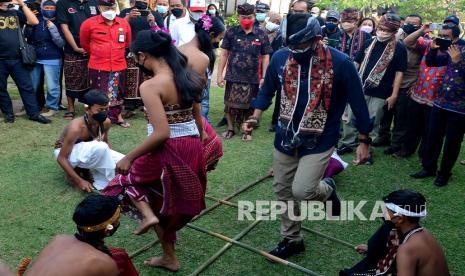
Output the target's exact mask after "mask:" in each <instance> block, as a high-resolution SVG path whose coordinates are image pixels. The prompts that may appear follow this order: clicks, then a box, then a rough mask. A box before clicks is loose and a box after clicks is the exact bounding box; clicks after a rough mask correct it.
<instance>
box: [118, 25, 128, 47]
mask: <svg viewBox="0 0 465 276" xmlns="http://www.w3.org/2000/svg"><path fill="white" fill-rule="evenodd" d="M125 41H126V36H125V35H124V33H123V29H121V28H120V29H119V35H118V42H119V43H124V42H125Z"/></svg>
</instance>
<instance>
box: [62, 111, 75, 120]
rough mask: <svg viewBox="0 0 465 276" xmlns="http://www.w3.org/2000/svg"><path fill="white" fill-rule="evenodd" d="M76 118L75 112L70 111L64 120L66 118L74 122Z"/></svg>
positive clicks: (66, 113)
mask: <svg viewBox="0 0 465 276" xmlns="http://www.w3.org/2000/svg"><path fill="white" fill-rule="evenodd" d="M75 116H76V113H75V112H71V111H68V112H65V115H63V118H65V119H66V120H73V119H74V117H75Z"/></svg>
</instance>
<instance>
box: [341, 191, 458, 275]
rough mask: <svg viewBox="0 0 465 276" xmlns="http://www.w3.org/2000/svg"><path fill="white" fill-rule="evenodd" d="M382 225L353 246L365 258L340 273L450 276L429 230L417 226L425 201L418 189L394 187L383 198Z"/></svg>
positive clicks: (438, 247)
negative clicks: (366, 238)
mask: <svg viewBox="0 0 465 276" xmlns="http://www.w3.org/2000/svg"><path fill="white" fill-rule="evenodd" d="M383 200H384V203H385V206H386V213H385V219H384V224H383V225H382V226H381V227H380V228H379V229H378V230H377V231H376V232H375V234H373V236H372V237H371V238H370V239H369V240H368V245H366V244H361V245H358V246H357V247H356V248H355V249H356V250H357V252H359V253H360V254H365V255H366V257H365V258H364V259H363V260H362V261H360V262H359V263H357V264H356V265H355V266H353V267H352V268H350V269H344V270H341V271H340V272H339V275H340V276H355V275H366V276H369V275H402V276H413V275H417V276H423V275H424V276H430V275H442V276H447V275H450V273H449V269H448V267H447V260H446V257H445V255H444V251H443V250H442V248H441V245H440V244H439V243H438V242H437V241H436V239H435V238H434V237H433V235H431V233H430V232H429V231H427V230H426V229H425V228H423V227H422V226H420V218H423V217H425V216H426V200H425V198H424V197H423V195H421V194H420V193H418V192H415V191H412V190H398V191H395V192H392V193H390V194H389V195H388V196H386V197H384V198H383Z"/></svg>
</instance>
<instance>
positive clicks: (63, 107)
mask: <svg viewBox="0 0 465 276" xmlns="http://www.w3.org/2000/svg"><path fill="white" fill-rule="evenodd" d="M58 110H68V109H67V108H66V106H64V105H62V104H60V105H59V106H58Z"/></svg>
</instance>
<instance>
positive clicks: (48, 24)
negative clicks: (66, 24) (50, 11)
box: [47, 20, 55, 29]
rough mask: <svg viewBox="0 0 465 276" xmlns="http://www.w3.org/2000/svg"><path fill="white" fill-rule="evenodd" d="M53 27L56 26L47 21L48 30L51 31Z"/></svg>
mask: <svg viewBox="0 0 465 276" xmlns="http://www.w3.org/2000/svg"><path fill="white" fill-rule="evenodd" d="M53 26H55V24H53V22H52V21H50V20H47V28H49V29H51V28H53Z"/></svg>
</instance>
